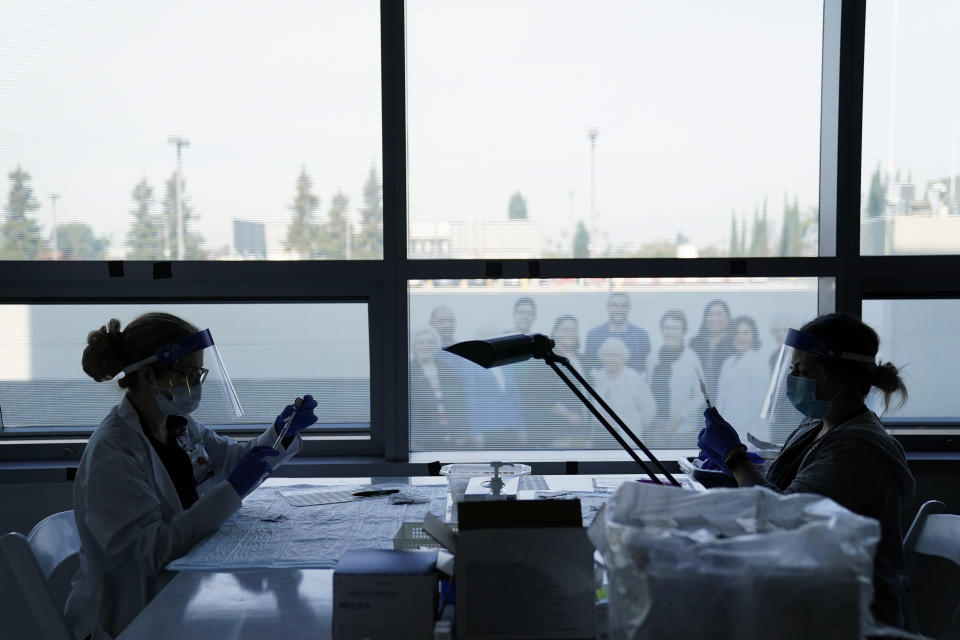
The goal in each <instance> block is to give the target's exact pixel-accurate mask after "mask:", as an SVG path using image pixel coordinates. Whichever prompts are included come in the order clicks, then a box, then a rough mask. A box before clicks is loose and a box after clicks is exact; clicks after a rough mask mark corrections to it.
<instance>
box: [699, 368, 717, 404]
mask: <svg viewBox="0 0 960 640" xmlns="http://www.w3.org/2000/svg"><path fill="white" fill-rule="evenodd" d="M696 369H697V380H699V381H700V393H702V394H703V399H704V400H705V401H706V402H707V408H708V409H709V408H710V407H712V406H713V405H712V404H710V396H709V395H708V394H707V385H706V384H705V383H704V382H703V372H702V371H700V367H697V368H696Z"/></svg>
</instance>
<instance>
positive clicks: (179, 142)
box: [167, 136, 190, 260]
mask: <svg viewBox="0 0 960 640" xmlns="http://www.w3.org/2000/svg"><path fill="white" fill-rule="evenodd" d="M167 142H169V143H170V144H172V145H175V146H176V147H177V175H176V179H175V181H174V185H175V187H174V199H173V210H174V216H175V217H176V219H177V220H176V225H177V260H183V258H184V254H185V251H184V233H185V230H184V226H183V216H182V215H181V211H182V207H181V206H180V197H181V196H180V192H181V191H182V187H183V176H182V175H181V168H180V150H181V149H183V148H184V147H189V146H190V141H189V140H186V139H184V138H179V137H177V136H171V137H169V138H167Z"/></svg>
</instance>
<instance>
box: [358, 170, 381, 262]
mask: <svg viewBox="0 0 960 640" xmlns="http://www.w3.org/2000/svg"><path fill="white" fill-rule="evenodd" d="M381 193H382V186H381V185H380V180H379V179H378V178H377V170H376V167H370V177H369V178H367V181H366V183H365V184H364V185H363V207H362V208H361V209H360V230H359V232H358V233H357V235H356V236H355V237H354V240H353V255H352V256H351V257H352V258H353V259H355V260H379V259H380V258H382V257H383V205H382V201H381Z"/></svg>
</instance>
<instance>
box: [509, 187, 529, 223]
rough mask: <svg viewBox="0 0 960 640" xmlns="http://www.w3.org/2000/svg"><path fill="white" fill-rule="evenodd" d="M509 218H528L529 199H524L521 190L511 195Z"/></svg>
mask: <svg viewBox="0 0 960 640" xmlns="http://www.w3.org/2000/svg"><path fill="white" fill-rule="evenodd" d="M507 219H508V220H526V219H527V201H526V200H524V198H523V195H522V194H521V193H520V192H519V191H517V192H516V193H515V194H513V195H512V196H510V206H509V207H508V208H507Z"/></svg>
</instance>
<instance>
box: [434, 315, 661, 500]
mask: <svg viewBox="0 0 960 640" xmlns="http://www.w3.org/2000/svg"><path fill="white" fill-rule="evenodd" d="M553 347H554V342H553V340H551V339H550V338H548V337H547V336H545V335H543V334H542V333H537V334H534V335H532V336H528V335H526V334H523V333H518V334H516V335H512V336H503V337H500V338H490V339H489V340H468V341H467V342H458V343H457V344H452V345H450V346H449V347H444V351H449V352H450V353H452V354H454V355H458V356H460V357H461V358H466V359H467V360H469V361H470V362H473V363H475V364H478V365H480V366H481V367H484V368H485V369H489V368H490V367H499V366H501V365H505V364H513V363H515V362H523V361H524V360H529V359H530V358H538V359H541V360H544V361H545V362H546V363H547V364H548V365H550V368H551V369H553V370H554V371H555V372H556V374H557V375H558V376H560V379H561V380H563V381H564V382H565V383H566V385H567V386H568V387H570V390H571V391H573V393H574V394H576V396H577V398H579V399H580V402H582V403H583V405H584V406H585V407H586V408H587V409H589V410H590V413H592V414H593V415H594V417H595V418H596V419H597V420H599V421H600V424H602V425H603V426H604V427H606V429H607V431H609V432H610V435H612V436H613V437H614V439H615V440H616V441H617V442H618V443H619V444H620V446H621V447H623V450H624V451H626V452H627V453H628V454H630V457H631V458H633V459H634V460H635V461H636V463H637V464H639V465H640V467H641V468H642V469H643V470H644V471H645V472H646V474H647V475H648V476H650V479H651V480H653V481H654V482H655V483H657V484H663V483H662V482H661V481H660V478H658V477H657V475H656V474H655V473H653V471H651V470H650V468H649V467H648V466H647V465H646V463H644V461H643V460H642V459H641V458H640V456H638V455H637V452H636V451H634V449H633V447H631V446H630V445H629V444H627V442H626V440H624V439H623V436H621V435H620V434H619V433H617V431H616V429H614V428H613V427H612V426H611V425H610V423H609V422H608V421H607V419H606V418H604V417H603V414H601V413H600V411H599V410H598V409H597V408H596V407H595V406H594V405H593V403H592V402H590V400H588V399H587V397H586V396H585V395H583V392H582V391H580V389H578V388H577V387H576V385H574V384H573V382H572V381H571V380H570V378H569V377H567V375H566V374H565V373H564V372H563V371H562V370H561V369H560V367H559V366H557V363H558V362H559V363H560V364H562V365H563V366H564V367H566V368H567V370H569V371H570V373H572V374H573V376H574V377H575V378H576V379H577V381H578V382H579V383H580V384H582V385H583V386H584V388H585V389H586V390H587V391H589V392H590V395H591V396H593V399H594V400H595V401H596V402H597V403H598V404H599V405H600V406H601V407H603V410H604V411H606V412H607V413H608V414H610V415H611V416H613V419H614V420H616V421H617V424H618V425H620V428H621V429H623V431H624V433H626V434H627V435H628V436H630V439H631V440H633V442H634V443H635V444H636V445H637V446H638V447H640V450H641V451H643V453H644V454H646V456H647V457H648V458H649V459H650V462H652V463H653V464H654V465H656V467H657V469H659V470H660V473H662V474H663V475H664V476H666V478H667V479H668V480H669V481H670V483H671V484H673V485H674V486H677V487H679V486H680V483H679V482H677V480H676V479H675V478H674V477H673V476H672V475H670V472H668V471H667V470H666V469H665V468H664V466H663V464H661V462H660V461H659V460H657V457H656V456H655V455H653V453H651V452H650V449H647V447H646V445H644V444H643V442H641V441H640V438H638V437H637V436H636V434H635V433H633V431H631V430H630V428H629V427H627V425H626V424H624V422H623V420H621V419H620V416H618V415H617V414H616V413H615V412H614V410H613V409H611V408H610V405H608V404H607V403H606V402H605V401H604V399H603V398H601V397H600V396H599V395H598V394H597V392H596V391H594V389H593V387H591V386H590V384H589V383H587V381H586V380H585V379H584V378H583V376H582V375H580V372H578V371H577V370H576V369H574V368H573V366H572V365H571V364H570V361H569V360H568V359H566V358H564V357H563V356H558V355H557V354H555V353H554V352H553Z"/></svg>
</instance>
